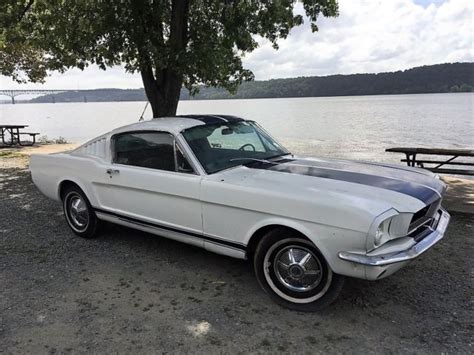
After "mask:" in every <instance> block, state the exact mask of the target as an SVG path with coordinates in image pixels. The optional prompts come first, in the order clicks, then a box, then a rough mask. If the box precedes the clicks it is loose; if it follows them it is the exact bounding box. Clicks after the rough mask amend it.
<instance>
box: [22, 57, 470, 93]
mask: <svg viewBox="0 0 474 355" xmlns="http://www.w3.org/2000/svg"><path fill="white" fill-rule="evenodd" d="M473 90H474V63H450V64H437V65H428V66H422V67H417V68H413V69H408V70H404V71H397V72H390V73H379V74H352V75H329V76H310V77H298V78H290V79H272V80H264V81H252V82H246V83H243V84H242V85H241V86H240V87H239V89H238V91H237V93H236V94H235V95H231V94H229V93H228V92H227V91H225V90H224V89H220V88H207V87H203V88H201V90H200V92H199V94H197V95H196V96H194V97H192V98H191V99H194V100H209V99H252V98H278V97H316V96H351V95H389V94H421V93H442V92H472V91H473ZM181 99H182V100H188V99H190V96H189V93H188V92H187V90H184V89H183V90H182V92H181ZM84 101H89V102H103V101H146V96H145V93H144V91H143V89H128V90H121V89H97V90H81V91H71V92H65V93H61V94H54V95H46V96H42V97H38V98H35V99H32V100H30V102H84Z"/></svg>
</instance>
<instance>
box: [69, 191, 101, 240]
mask: <svg viewBox="0 0 474 355" xmlns="http://www.w3.org/2000/svg"><path fill="white" fill-rule="evenodd" d="M63 211H64V215H65V217H66V221H67V223H68V225H69V227H70V228H71V229H72V231H73V232H74V233H75V234H77V235H78V236H80V237H82V238H94V237H96V236H97V228H98V225H99V220H98V219H97V217H96V215H95V213H94V210H93V209H92V206H91V204H90V203H89V200H88V199H87V197H86V196H85V194H84V192H83V191H82V190H81V189H80V188H79V187H76V186H71V187H69V188H67V190H66V191H65V192H64V193H63Z"/></svg>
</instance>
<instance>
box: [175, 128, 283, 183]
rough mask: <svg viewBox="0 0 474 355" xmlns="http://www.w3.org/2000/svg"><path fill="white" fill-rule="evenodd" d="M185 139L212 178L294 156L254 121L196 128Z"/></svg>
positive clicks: (190, 129)
mask: <svg viewBox="0 0 474 355" xmlns="http://www.w3.org/2000/svg"><path fill="white" fill-rule="evenodd" d="M183 136H184V138H185V139H186V141H187V142H188V144H189V146H190V147H191V149H192V150H193V152H194V154H195V155H196V157H197V158H198V160H199V161H200V162H201V165H202V166H203V168H204V170H206V172H207V173H208V174H212V173H215V172H217V171H220V170H224V169H228V168H231V167H234V166H237V165H242V164H246V163H251V162H255V161H259V160H267V159H271V158H276V157H280V156H283V155H287V154H290V153H289V152H288V150H286V149H285V148H284V147H283V146H281V145H280V144H279V143H277V142H276V141H275V140H274V139H273V138H272V137H271V136H270V135H269V134H268V133H266V132H265V131H264V130H263V129H262V128H260V127H259V126H258V125H257V124H256V123H255V122H250V121H241V122H232V123H219V124H213V125H204V126H196V127H192V128H189V129H187V130H185V131H184V132H183Z"/></svg>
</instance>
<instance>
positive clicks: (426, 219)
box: [408, 199, 441, 233]
mask: <svg viewBox="0 0 474 355" xmlns="http://www.w3.org/2000/svg"><path fill="white" fill-rule="evenodd" d="M440 203H441V199H439V200H436V201H435V202H433V203H432V204H430V205H428V206H425V207H423V208H422V209H421V210H419V211H417V212H416V213H415V214H413V217H412V219H411V222H410V227H409V229H408V230H409V231H410V233H413V232H414V231H416V229H417V228H420V227H421V226H429V225H431V222H432V221H433V216H434V215H435V213H436V211H437V210H438V208H439V205H440Z"/></svg>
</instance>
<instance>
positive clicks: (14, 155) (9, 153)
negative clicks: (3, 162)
mask: <svg viewBox="0 0 474 355" xmlns="http://www.w3.org/2000/svg"><path fill="white" fill-rule="evenodd" d="M24 156H25V154H22V153H19V152H12V151H0V158H22V157H24Z"/></svg>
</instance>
